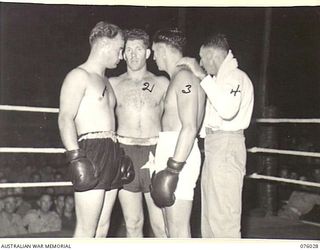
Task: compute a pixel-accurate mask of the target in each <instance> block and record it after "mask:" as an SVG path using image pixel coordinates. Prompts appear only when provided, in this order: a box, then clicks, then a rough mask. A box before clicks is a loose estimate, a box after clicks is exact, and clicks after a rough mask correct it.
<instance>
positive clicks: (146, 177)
mask: <svg viewBox="0 0 320 250" xmlns="http://www.w3.org/2000/svg"><path fill="white" fill-rule="evenodd" d="M118 140H119V142H120V146H121V148H123V149H124V152H125V154H126V155H128V156H129V157H130V158H131V160H132V163H133V166H134V171H135V178H134V180H133V181H132V182H130V183H129V184H126V185H123V189H124V190H127V191H130V192H135V193H136V192H143V193H148V192H150V184H151V179H150V171H149V169H141V167H142V166H143V165H145V164H146V163H147V162H148V161H149V153H150V152H152V154H153V155H155V150H156V142H157V140H158V138H157V137H154V138H146V139H138V138H130V137H124V136H118ZM135 143H137V144H135Z"/></svg>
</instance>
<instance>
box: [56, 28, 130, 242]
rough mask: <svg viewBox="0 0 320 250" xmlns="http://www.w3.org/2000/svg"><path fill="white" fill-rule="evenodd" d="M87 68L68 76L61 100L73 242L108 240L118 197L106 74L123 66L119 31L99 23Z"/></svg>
mask: <svg viewBox="0 0 320 250" xmlns="http://www.w3.org/2000/svg"><path fill="white" fill-rule="evenodd" d="M89 42H90V45H91V50H90V54H89V56H88V59H87V61H86V62H85V63H83V64H81V65H80V66H78V67H77V68H75V69H73V70H72V71H70V72H69V73H68V75H67V76H66V78H65V80H64V82H63V85H62V88H61V95H60V112H59V129H60V134H61V139H62V142H63V144H64V146H65V148H66V150H67V152H66V156H67V160H68V161H69V162H70V166H69V167H70V170H71V181H72V182H73V186H74V189H75V205H76V206H75V210H76V217H77V225H76V229H75V233H74V237H105V236H106V235H107V232H108V229H109V222H110V214H111V211H112V208H113V204H114V201H115V199H116V196H117V188H119V187H120V186H119V185H118V183H117V185H112V181H113V177H114V175H115V172H116V170H117V164H116V163H115V162H116V160H117V159H116V158H117V157H118V154H117V152H118V148H117V147H118V143H116V136H115V132H114V131H115V115H114V107H115V103H116V99H115V96H114V93H113V90H112V88H111V85H110V83H109V81H108V79H107V78H106V77H105V70H106V69H107V68H108V69H112V68H115V67H116V66H117V64H118V63H119V61H120V59H122V56H121V50H122V48H123V45H124V40H123V35H122V31H121V30H120V28H119V27H117V26H115V25H113V24H110V23H106V22H99V23H98V24H97V25H96V26H95V27H94V28H93V30H92V31H91V33H90V37H89Z"/></svg>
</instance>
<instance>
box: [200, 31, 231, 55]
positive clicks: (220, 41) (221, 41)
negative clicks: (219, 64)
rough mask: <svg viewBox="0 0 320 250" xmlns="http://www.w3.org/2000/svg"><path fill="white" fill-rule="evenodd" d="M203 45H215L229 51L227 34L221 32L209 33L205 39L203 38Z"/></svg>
mask: <svg viewBox="0 0 320 250" xmlns="http://www.w3.org/2000/svg"><path fill="white" fill-rule="evenodd" d="M202 46H203V47H215V48H219V49H222V50H225V51H229V49H230V46H229V43H228V39H227V36H226V35H224V34H222V33H216V34H211V35H209V36H208V37H207V38H206V40H204V42H203V44H202Z"/></svg>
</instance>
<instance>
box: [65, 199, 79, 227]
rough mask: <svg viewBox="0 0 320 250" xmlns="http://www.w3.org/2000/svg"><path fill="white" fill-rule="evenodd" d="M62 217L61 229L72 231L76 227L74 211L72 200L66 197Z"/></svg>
mask: <svg viewBox="0 0 320 250" xmlns="http://www.w3.org/2000/svg"><path fill="white" fill-rule="evenodd" d="M64 204H65V205H64V210H63V215H62V229H66V230H71V231H73V230H74V229H75V226H76V214H75V210H74V198H73V196H71V195H68V196H66V198H65V203H64Z"/></svg>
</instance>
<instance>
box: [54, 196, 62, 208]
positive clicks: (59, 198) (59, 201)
mask: <svg viewBox="0 0 320 250" xmlns="http://www.w3.org/2000/svg"><path fill="white" fill-rule="evenodd" d="M55 204H56V206H57V207H59V208H63V207H64V196H63V195H59V196H58V197H57V199H56V200H55Z"/></svg>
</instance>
